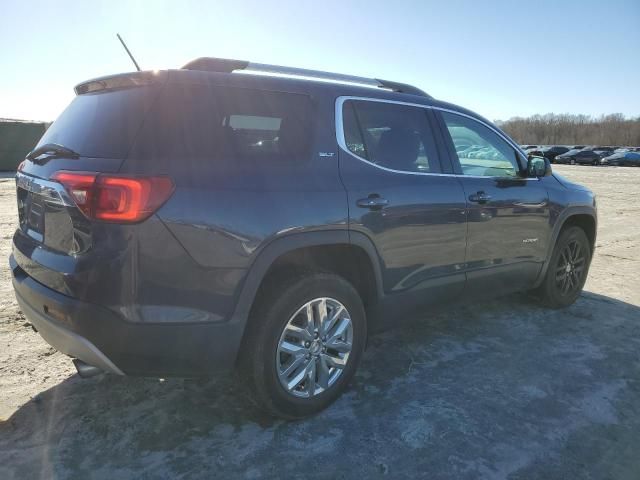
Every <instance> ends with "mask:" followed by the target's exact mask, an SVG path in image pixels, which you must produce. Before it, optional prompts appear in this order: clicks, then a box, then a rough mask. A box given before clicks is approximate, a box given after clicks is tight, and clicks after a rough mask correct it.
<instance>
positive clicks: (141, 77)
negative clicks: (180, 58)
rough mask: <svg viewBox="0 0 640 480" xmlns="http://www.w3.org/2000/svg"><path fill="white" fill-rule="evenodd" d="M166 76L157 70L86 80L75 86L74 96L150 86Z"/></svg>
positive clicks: (163, 72) (164, 72)
mask: <svg viewBox="0 0 640 480" xmlns="http://www.w3.org/2000/svg"><path fill="white" fill-rule="evenodd" d="M166 74H167V72H166V71H158V70H152V71H145V72H131V73H120V74H118V75H111V76H108V77H101V78H95V79H93V80H87V81H86V82H82V83H79V84H78V85H76V86H75V87H74V88H73V90H74V91H75V92H76V95H83V94H86V93H94V92H99V91H101V90H116V89H122V88H131V87H141V86H144V85H151V84H152V83H157V82H161V81H162V80H163V79H165V78H166Z"/></svg>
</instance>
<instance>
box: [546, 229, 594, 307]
mask: <svg viewBox="0 0 640 480" xmlns="http://www.w3.org/2000/svg"><path fill="white" fill-rule="evenodd" d="M590 264H591V246H590V244H589V239H588V238H587V235H586V234H585V233H584V230H582V229H581V228H580V227H575V226H572V227H568V228H566V229H563V230H562V231H561V232H560V236H559V237H558V241H557V242H556V246H555V248H554V250H553V254H552V255H551V261H550V262H549V267H548V268H547V273H546V274H545V277H544V280H543V281H542V284H541V285H540V287H538V291H537V293H538V296H539V298H540V300H541V301H542V303H543V304H544V305H546V306H548V307H551V308H564V307H568V306H569V305H571V304H573V303H574V302H575V301H576V300H577V298H578V297H579V296H580V293H581V292H582V287H584V283H585V281H586V280H587V274H588V273H589V265H590Z"/></svg>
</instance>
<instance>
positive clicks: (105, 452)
mask: <svg viewBox="0 0 640 480" xmlns="http://www.w3.org/2000/svg"><path fill="white" fill-rule="evenodd" d="M638 319H640V308H639V307H638V306H635V305H631V304H628V303H625V302H621V301H619V300H615V299H612V298H609V297H605V296H602V295H597V294H593V293H588V292H586V293H584V294H583V296H582V297H581V298H580V299H579V301H578V302H577V303H576V304H575V305H573V306H572V307H570V308H568V309H565V310H548V309H543V308H540V307H538V306H537V305H535V304H534V303H532V302H531V301H529V300H528V299H527V298H526V297H523V296H512V297H508V298H506V299H501V300H497V301H492V302H488V303H485V304H482V305H474V306H469V307H462V308H456V309H450V310H443V311H439V312H437V313H435V314H431V315H428V316H425V315H424V314H423V315H417V316H416V318H415V319H414V320H413V321H412V322H411V323H409V324H406V325H404V326H403V327H402V328H399V329H395V330H392V331H388V332H385V333H382V334H379V335H376V336H374V337H372V338H371V341H370V343H369V348H368V350H367V353H366V355H365V358H364V360H363V364H362V366H361V368H360V369H359V372H358V374H357V377H356V380H355V382H354V383H353V385H352V386H351V388H350V389H349V391H348V392H347V393H346V394H345V395H344V396H343V397H342V398H340V399H339V400H338V401H337V402H336V404H334V405H333V406H332V407H330V408H329V409H328V410H326V411H325V412H322V413H321V414H319V415H317V416H315V417H313V418H310V419H307V420H303V421H297V422H284V421H281V420H275V419H273V418H270V417H269V416H267V415H265V414H263V413H262V412H261V411H260V410H258V409H257V408H256V407H255V406H254V405H253V404H252V402H251V400H250V399H249V398H247V394H246V393H245V391H244V389H243V388H241V387H239V386H238V382H237V379H236V378H235V377H234V376H220V377H217V378H211V379H206V380H203V379H165V380H160V379H148V378H147V379H144V378H126V377H115V376H107V375H105V376H101V377H96V378H92V379H87V380H82V379H80V378H79V377H78V376H77V375H74V376H72V377H70V378H68V379H67V380H65V381H63V382H62V383H60V384H58V385H56V386H55V387H53V388H51V389H49V390H47V391H44V392H42V393H40V394H39V395H37V396H36V397H34V398H33V399H32V400H30V401H29V402H27V403H26V404H24V405H23V406H22V407H21V408H20V409H19V410H17V411H16V412H15V413H14V414H13V415H12V416H11V417H10V418H9V419H8V420H7V421H6V422H2V423H0V477H2V478H51V477H53V478H109V479H113V478H143V477H144V478H174V477H177V476H188V477H191V476H193V477H209V478H210V477H212V476H214V477H215V476H221V477H225V478H233V477H250V478H261V477H262V478H273V477H285V476H291V477H294V478H295V477H300V476H304V477H305V478H309V477H311V478H325V477H333V478H351V477H353V476H355V475H356V472H357V474H358V475H367V477H373V478H375V477H378V476H383V475H389V476H391V477H393V478H415V477H417V476H423V475H425V476H426V475H428V476H429V477H431V478H440V477H443V478H451V477H454V478H474V479H475V478H480V477H485V478H505V477H506V476H508V475H509V474H513V473H515V472H519V474H520V475H522V476H523V477H528V476H535V477H540V478H550V477H555V478H557V477H559V476H564V473H567V474H568V475H569V476H570V477H573V478H581V477H586V476H593V477H598V476H599V475H598V473H602V474H603V475H604V476H607V475H608V476H611V477H612V478H624V477H625V476H627V475H628V476H629V478H632V477H633V476H635V478H637V474H638V472H640V460H639V459H638V458H637V455H635V450H634V445H637V444H638V441H640V415H639V414H640V395H639V393H640V360H639V357H638V353H637V352H638V351H640V348H639V347H640V322H638ZM605 453H606V456H604V454H605ZM565 470H566V471H565ZM563 472H564V473H563ZM519 478H520V477H519Z"/></svg>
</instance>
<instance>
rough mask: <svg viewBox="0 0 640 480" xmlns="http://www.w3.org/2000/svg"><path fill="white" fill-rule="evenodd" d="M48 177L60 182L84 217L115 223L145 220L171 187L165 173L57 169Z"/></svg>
mask: <svg viewBox="0 0 640 480" xmlns="http://www.w3.org/2000/svg"><path fill="white" fill-rule="evenodd" d="M51 179H52V180H55V181H56V182H59V183H61V184H62V185H64V187H65V189H66V190H67V192H68V193H69V195H70V196H71V198H72V199H73V201H74V202H75V203H76V205H77V206H78V208H79V209H80V210H81V211H82V213H84V214H85V215H86V216H87V217H88V218H91V219H95V220H102V221H106V222H116V223H135V222H140V221H142V220H145V219H146V218H148V217H149V216H151V215H152V214H153V213H154V212H155V211H156V210H157V209H158V208H160V207H161V206H162V204H163V203H164V202H166V201H167V200H168V199H169V197H170V196H171V194H172V193H173V190H174V185H173V182H172V181H171V179H170V178H169V177H165V176H157V177H143V176H124V175H109V174H102V173H93V172H69V171H64V170H61V171H58V172H56V173H54V174H53V175H52V176H51Z"/></svg>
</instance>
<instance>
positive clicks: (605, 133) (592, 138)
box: [496, 113, 640, 147]
mask: <svg viewBox="0 0 640 480" xmlns="http://www.w3.org/2000/svg"><path fill="white" fill-rule="evenodd" d="M496 124H497V125H498V126H499V127H500V128H502V129H503V130H504V131H505V132H506V133H507V134H509V136H511V138H513V139H514V140H515V141H517V142H518V143H519V144H521V145H525V144H531V145H576V144H581V145H602V146H604V145H620V146H634V147H635V146H640V116H639V117H635V118H626V117H625V116H624V115H623V114H621V113H613V114H611V115H602V116H600V117H592V116H589V115H571V114H568V113H563V114H555V113H547V114H546V115H533V116H531V117H526V118H523V117H513V118H510V119H509V120H506V121H500V120H498V121H496Z"/></svg>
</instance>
